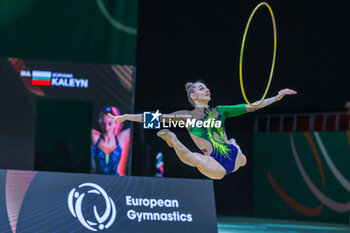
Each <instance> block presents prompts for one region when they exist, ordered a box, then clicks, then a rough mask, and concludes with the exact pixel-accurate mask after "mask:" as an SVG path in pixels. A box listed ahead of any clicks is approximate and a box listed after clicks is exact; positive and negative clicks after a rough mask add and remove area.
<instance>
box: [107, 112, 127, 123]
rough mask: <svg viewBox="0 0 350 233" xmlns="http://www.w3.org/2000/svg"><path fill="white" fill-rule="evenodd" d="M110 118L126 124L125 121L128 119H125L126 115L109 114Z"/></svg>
mask: <svg viewBox="0 0 350 233" xmlns="http://www.w3.org/2000/svg"><path fill="white" fill-rule="evenodd" d="M108 116H110V117H111V118H112V119H113V120H115V121H116V122H124V121H126V120H127V119H126V117H125V115H119V116H114V115H112V114H110V113H108Z"/></svg>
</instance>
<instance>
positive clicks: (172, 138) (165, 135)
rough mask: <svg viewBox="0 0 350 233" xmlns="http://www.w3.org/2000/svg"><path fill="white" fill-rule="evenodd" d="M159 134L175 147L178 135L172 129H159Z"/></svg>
mask: <svg viewBox="0 0 350 233" xmlns="http://www.w3.org/2000/svg"><path fill="white" fill-rule="evenodd" d="M157 136H158V137H161V138H162V139H163V140H164V141H166V143H167V144H168V146H170V147H174V141H175V140H176V135H175V134H174V133H173V132H171V131H170V130H168V129H162V130H159V132H158V133H157Z"/></svg>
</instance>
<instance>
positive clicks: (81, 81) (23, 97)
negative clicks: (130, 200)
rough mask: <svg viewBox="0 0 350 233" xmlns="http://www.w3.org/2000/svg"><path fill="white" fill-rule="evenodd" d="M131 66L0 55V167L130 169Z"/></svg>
mask: <svg viewBox="0 0 350 233" xmlns="http://www.w3.org/2000/svg"><path fill="white" fill-rule="evenodd" d="M134 77H135V69H134V67H133V66H128V65H101V64H77V63H65V62H50V61H33V60H25V59H17V58H15V59H14V58H9V59H3V60H1V67H0V96H1V98H0V107H1V110H2V114H1V115H0V122H1V123H0V128H1V134H0V135H1V138H2V140H1V142H0V150H1V156H0V167H1V168H3V169H24V170H33V169H34V170H44V171H63V172H82V173H90V172H91V173H97V174H111V175H120V176H123V175H128V174H130V167H131V166H130V164H131V154H130V152H131V148H130V141H131V140H130V139H131V136H132V129H131V124H130V123H129V122H125V123H118V122H115V121H113V120H112V118H111V117H109V115H108V114H109V113H110V114H113V115H119V114H124V113H131V112H132V111H133V87H134V85H133V81H134Z"/></svg>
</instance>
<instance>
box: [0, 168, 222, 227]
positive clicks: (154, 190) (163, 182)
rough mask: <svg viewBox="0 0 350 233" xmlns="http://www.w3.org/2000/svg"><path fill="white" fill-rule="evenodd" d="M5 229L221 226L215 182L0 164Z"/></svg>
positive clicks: (1, 213) (0, 219) (0, 211)
mask: <svg viewBox="0 0 350 233" xmlns="http://www.w3.org/2000/svg"><path fill="white" fill-rule="evenodd" d="M0 185H1V190H0V201H1V203H6V205H4V204H2V205H1V207H0V216H1V217H0V232H12V231H11V229H12V230H14V229H16V232H36V233H38V232H137V233H140V232H191V233H192V232H201V233H205V232H210V233H211V232H217V222H216V210H215V202H214V191H213V182H212V181H211V180H200V179H169V178H148V177H146V178H145V177H114V176H106V175H86V174H68V173H54V172H32V171H16V170H0Z"/></svg>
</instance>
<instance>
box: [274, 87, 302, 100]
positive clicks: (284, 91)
mask: <svg viewBox="0 0 350 233" xmlns="http://www.w3.org/2000/svg"><path fill="white" fill-rule="evenodd" d="M295 94H297V92H296V91H294V90H292V89H289V88H286V89H282V90H280V91H279V92H278V95H276V96H275V98H276V100H281V99H282V98H283V97H284V96H285V95H295Z"/></svg>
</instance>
